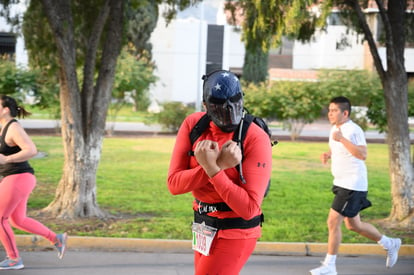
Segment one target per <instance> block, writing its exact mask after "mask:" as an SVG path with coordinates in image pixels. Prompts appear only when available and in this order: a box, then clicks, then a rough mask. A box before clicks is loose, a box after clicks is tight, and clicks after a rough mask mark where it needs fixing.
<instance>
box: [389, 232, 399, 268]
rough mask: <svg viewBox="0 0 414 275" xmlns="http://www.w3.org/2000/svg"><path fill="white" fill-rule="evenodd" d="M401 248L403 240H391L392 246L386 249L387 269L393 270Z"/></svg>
mask: <svg viewBox="0 0 414 275" xmlns="http://www.w3.org/2000/svg"><path fill="white" fill-rule="evenodd" d="M400 247H401V239H398V238H396V239H393V238H392V239H391V246H390V247H389V248H388V249H386V250H387V262H386V267H387V268H391V267H393V266H394V265H395V264H396V263H397V260H398V251H399V250H400Z"/></svg>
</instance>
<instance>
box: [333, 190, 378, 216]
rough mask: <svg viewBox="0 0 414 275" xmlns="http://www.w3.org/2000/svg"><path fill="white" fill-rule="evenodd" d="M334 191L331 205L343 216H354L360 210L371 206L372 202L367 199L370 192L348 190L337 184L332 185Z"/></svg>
mask: <svg viewBox="0 0 414 275" xmlns="http://www.w3.org/2000/svg"><path fill="white" fill-rule="evenodd" d="M332 192H333V193H334V194H335V198H334V200H333V202H332V206H331V207H332V209H334V210H335V211H336V212H338V213H340V214H341V215H342V216H345V217H349V218H353V217H355V216H356V215H358V213H359V212H360V211H362V210H364V209H365V208H368V207H370V206H371V202H370V201H369V200H368V199H367V195H368V192H362V191H353V190H348V189H345V188H342V187H338V186H335V185H334V186H333V187H332Z"/></svg>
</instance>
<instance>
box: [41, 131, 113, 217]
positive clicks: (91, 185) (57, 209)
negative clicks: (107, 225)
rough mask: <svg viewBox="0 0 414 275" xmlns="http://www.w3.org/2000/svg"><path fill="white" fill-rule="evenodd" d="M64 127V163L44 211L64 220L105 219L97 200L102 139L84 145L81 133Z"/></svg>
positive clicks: (95, 139) (92, 140)
mask: <svg viewBox="0 0 414 275" xmlns="http://www.w3.org/2000/svg"><path fill="white" fill-rule="evenodd" d="M71 128H72V127H71V125H70V124H67V123H65V124H63V125H62V138H63V143H64V154H65V162H64V169H63V175H62V178H61V180H60V182H59V186H58V188H57V189H56V196H55V199H54V201H53V202H52V203H51V204H49V206H48V207H46V208H45V209H44V210H43V211H44V212H48V213H49V214H51V215H52V216H55V217H59V218H64V219H76V218H84V217H99V218H104V217H106V216H107V213H105V212H104V211H102V210H101V209H100V208H99V205H98V204H97V200H96V199H97V198H96V171H97V167H98V164H99V159H100V156H101V149H100V148H101V144H102V137H95V138H93V139H90V142H89V144H85V143H84V142H83V137H82V135H81V133H77V132H76V131H74V130H71Z"/></svg>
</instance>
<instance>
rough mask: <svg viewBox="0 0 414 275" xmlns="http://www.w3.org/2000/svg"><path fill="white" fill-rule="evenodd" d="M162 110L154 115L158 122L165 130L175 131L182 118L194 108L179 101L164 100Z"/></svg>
mask: <svg viewBox="0 0 414 275" xmlns="http://www.w3.org/2000/svg"><path fill="white" fill-rule="evenodd" d="M162 109H163V110H162V111H161V112H159V113H158V114H157V115H156V118H157V121H158V123H159V124H160V125H161V126H162V127H163V128H164V129H166V130H169V131H172V132H174V133H176V132H177V131H178V129H179V128H180V125H181V123H182V122H183V120H184V118H185V117H186V116H188V115H189V114H191V113H192V112H194V108H192V107H188V106H186V105H184V104H183V103H181V102H166V103H164V104H162Z"/></svg>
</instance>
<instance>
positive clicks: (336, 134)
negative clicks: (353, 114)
mask: <svg viewBox="0 0 414 275" xmlns="http://www.w3.org/2000/svg"><path fill="white" fill-rule="evenodd" d="M343 137H344V136H343V135H342V131H341V128H338V130H337V131H334V132H333V133H332V138H333V139H334V140H335V141H338V142H341V139H342V138H343Z"/></svg>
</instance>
